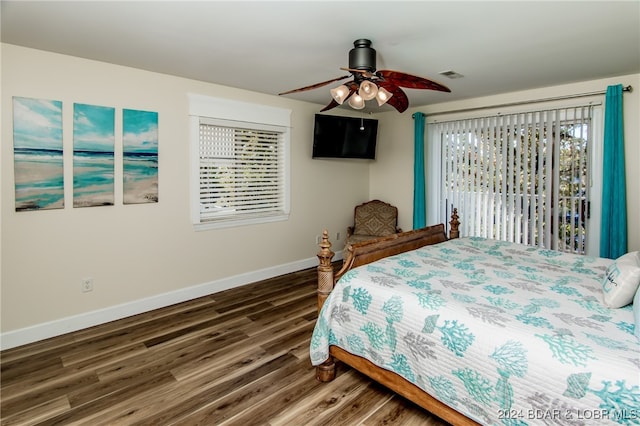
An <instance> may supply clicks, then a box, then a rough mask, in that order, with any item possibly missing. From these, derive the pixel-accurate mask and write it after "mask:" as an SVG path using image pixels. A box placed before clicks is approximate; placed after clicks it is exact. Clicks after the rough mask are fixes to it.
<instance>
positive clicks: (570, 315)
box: [311, 238, 640, 425]
mask: <svg viewBox="0 0 640 426" xmlns="http://www.w3.org/2000/svg"><path fill="white" fill-rule="evenodd" d="M611 262H612V261H611V260H608V259H601V258H594V257H588V256H580V255H574V254H568V253H560V252H557V251H552V250H545V249H541V248H536V247H530V246H526V245H520V244H514V243H508V242H502V241H495V240H488V239H483V238H461V239H455V240H450V241H447V242H444V243H440V244H436V245H432V246H427V247H423V248H421V249H417V250H414V251H411V252H407V253H403V254H400V255H396V256H392V257H389V258H385V259H382V260H379V261H377V262H374V263H372V264H369V265H364V266H361V267H359V268H355V269H353V270H351V271H349V272H347V273H346V274H345V275H344V276H343V277H342V278H341V279H340V281H339V282H338V284H337V285H336V288H335V289H334V290H333V292H332V293H331V295H330V296H329V298H328V299H327V302H326V303H325V304H324V306H323V308H322V310H321V312H320V315H319V318H318V322H317V324H316V327H315V330H314V332H313V336H312V339H311V361H312V363H313V364H314V365H318V364H320V363H322V362H324V361H325V360H326V359H327V357H328V354H329V345H337V346H340V347H341V348H343V349H345V350H346V351H348V352H350V353H352V354H355V355H359V356H361V357H364V358H366V359H368V360H369V361H371V362H373V363H374V364H376V365H378V366H380V367H382V368H385V369H387V370H391V371H394V372H396V373H397V374H399V375H401V376H402V377H404V378H405V379H407V380H409V381H410V382H412V383H415V384H416V385H418V386H419V387H420V388H422V389H423V390H425V391H426V392H428V393H429V394H431V395H432V396H434V397H435V398H437V399H439V400H440V401H442V402H444V403H445V404H447V405H449V406H450V407H452V408H454V409H456V410H457V411H459V412H461V413H463V414H464V415H466V416H467V417H470V418H472V419H474V420H476V421H477V422H479V423H481V424H491V425H493V424H495V425H526V424H553V425H581V424H594V425H595V424H598V425H599V424H640V345H639V343H638V340H637V339H636V337H635V336H634V335H633V329H634V319H633V312H632V309H631V306H627V307H624V308H620V309H610V308H607V307H606V306H605V305H604V304H603V302H602V286H601V281H602V278H603V276H604V271H605V269H606V267H607V266H608V265H609V264H610V263H611Z"/></svg>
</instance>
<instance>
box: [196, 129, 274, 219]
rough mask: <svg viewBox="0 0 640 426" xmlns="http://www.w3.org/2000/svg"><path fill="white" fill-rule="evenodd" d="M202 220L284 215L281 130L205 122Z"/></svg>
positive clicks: (201, 165)
mask: <svg viewBox="0 0 640 426" xmlns="http://www.w3.org/2000/svg"><path fill="white" fill-rule="evenodd" d="M199 139H200V144H199V146H200V148H199V158H200V216H201V219H202V220H224V219H225V218H229V217H233V218H234V219H235V218H238V217H239V216H243V217H245V216H247V217H249V216H251V217H255V216H268V215H272V214H282V213H283V212H284V185H285V182H284V139H283V133H282V132H279V131H277V130H265V129H253V128H241V127H229V126H220V125H213V124H209V123H206V122H201V123H200V135H199Z"/></svg>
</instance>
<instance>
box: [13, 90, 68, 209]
mask: <svg viewBox="0 0 640 426" xmlns="http://www.w3.org/2000/svg"><path fill="white" fill-rule="evenodd" d="M13 156H14V177H15V197H16V200H15V201H16V205H15V208H16V211H28V210H47V209H61V208H64V165H63V156H62V102H60V101H52V100H44V99H32V98H23V97H14V98H13Z"/></svg>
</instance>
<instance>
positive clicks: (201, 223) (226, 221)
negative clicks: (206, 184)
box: [188, 94, 291, 231]
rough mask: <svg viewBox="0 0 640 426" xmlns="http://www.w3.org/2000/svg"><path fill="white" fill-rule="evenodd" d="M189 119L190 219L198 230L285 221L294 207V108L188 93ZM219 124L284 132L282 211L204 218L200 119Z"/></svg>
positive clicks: (282, 141)
mask: <svg viewBox="0 0 640 426" xmlns="http://www.w3.org/2000/svg"><path fill="white" fill-rule="evenodd" d="M188 98H189V121H190V123H189V124H190V147H191V179H190V186H191V193H190V203H191V222H192V224H193V226H194V228H195V230H197V231H202V230H208V229H219V228H229V227H237V226H244V225H252V224H260V223H269V222H277V221H284V220H288V219H289V212H290V208H291V201H290V193H291V190H290V188H291V178H290V139H291V135H290V129H291V110H289V109H284V108H278V107H272V106H267V105H262V104H255V103H248V102H241V101H235V100H230V99H223V98H215V97H210V96H204V95H198V94H189V95H188ZM201 121H203V122H206V123H211V122H213V123H216V125H222V126H227V127H234V126H237V127H238V128H243V129H254V130H264V129H265V128H269V129H273V130H276V131H277V132H279V133H280V134H281V138H282V140H281V144H282V149H283V155H282V157H281V159H280V160H279V161H281V162H282V164H281V166H282V169H283V182H282V184H283V194H282V197H283V199H282V206H283V209H282V211H281V212H277V213H273V214H264V213H259V214H255V215H247V214H239V215H225V216H224V217H221V218H219V219H210V218H206V219H205V218H203V217H202V215H201V206H200V122H201Z"/></svg>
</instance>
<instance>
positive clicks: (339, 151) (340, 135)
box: [312, 114, 378, 160]
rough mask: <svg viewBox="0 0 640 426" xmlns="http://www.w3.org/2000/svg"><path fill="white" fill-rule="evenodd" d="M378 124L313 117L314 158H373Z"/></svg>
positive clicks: (374, 121)
mask: <svg viewBox="0 0 640 426" xmlns="http://www.w3.org/2000/svg"><path fill="white" fill-rule="evenodd" d="M377 137H378V120H374V119H371V118H355V117H339V116H335V115H323V114H316V117H315V124H314V129H313V155H312V156H313V158H365V159H371V160H373V159H375V158H376V141H377Z"/></svg>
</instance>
